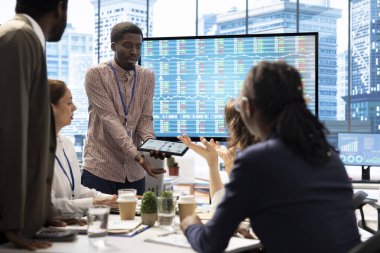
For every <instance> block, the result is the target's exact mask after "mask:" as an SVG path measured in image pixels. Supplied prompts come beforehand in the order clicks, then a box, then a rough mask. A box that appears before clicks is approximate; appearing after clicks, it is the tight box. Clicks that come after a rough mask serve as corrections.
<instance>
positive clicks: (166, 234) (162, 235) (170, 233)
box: [157, 231, 178, 237]
mask: <svg viewBox="0 0 380 253" xmlns="http://www.w3.org/2000/svg"><path fill="white" fill-rule="evenodd" d="M177 233H178V231H173V232H169V233H165V234H160V235H157V236H158V237H164V236H168V235H174V234H177Z"/></svg>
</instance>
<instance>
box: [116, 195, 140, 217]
mask: <svg viewBox="0 0 380 253" xmlns="http://www.w3.org/2000/svg"><path fill="white" fill-rule="evenodd" d="M117 202H118V203H119V212H120V219H121V220H133V219H134V218H135V214H136V204H137V198H136V196H133V195H120V196H119V198H118V199H117Z"/></svg>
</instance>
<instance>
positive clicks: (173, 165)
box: [166, 157, 179, 176]
mask: <svg viewBox="0 0 380 253" xmlns="http://www.w3.org/2000/svg"><path fill="white" fill-rule="evenodd" d="M166 163H167V165H168V169H169V176H178V172H179V167H178V163H177V162H176V160H175V159H174V157H169V158H167V160H166Z"/></svg>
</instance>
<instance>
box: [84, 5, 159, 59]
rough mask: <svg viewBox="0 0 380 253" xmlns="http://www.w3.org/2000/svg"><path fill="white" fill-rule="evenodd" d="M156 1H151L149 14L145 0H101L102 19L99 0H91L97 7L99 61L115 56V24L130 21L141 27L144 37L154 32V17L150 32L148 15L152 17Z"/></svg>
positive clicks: (96, 39) (96, 38)
mask: <svg viewBox="0 0 380 253" xmlns="http://www.w3.org/2000/svg"><path fill="white" fill-rule="evenodd" d="M155 2H156V0H150V1H149V14H148V13H147V4H146V2H145V1H141V0H128V1H124V0H102V1H100V9H101V12H100V19H98V18H99V8H98V1H96V0H93V1H91V3H92V4H93V5H94V7H95V45H96V46H95V52H96V57H97V58H98V59H99V62H103V61H106V60H109V59H111V58H113V51H112V50H111V29H112V27H113V26H114V25H115V24H117V23H120V22H125V21H130V22H133V23H134V24H136V25H137V26H139V27H140V28H141V30H142V31H143V34H144V37H146V36H147V35H148V34H152V31H153V22H152V19H150V21H149V33H147V31H148V27H147V17H148V15H149V17H152V14H153V8H152V7H153V5H154V3H155ZM99 20H100V22H99Z"/></svg>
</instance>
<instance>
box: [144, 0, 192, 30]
mask: <svg viewBox="0 0 380 253" xmlns="http://www.w3.org/2000/svg"><path fill="white" fill-rule="evenodd" d="M149 1H151V2H153V6H152V8H153V9H152V13H151V16H150V17H149V20H152V30H153V32H152V33H151V35H150V37H176V36H194V35H196V34H195V32H196V29H195V17H196V15H195V13H196V12H195V9H196V0H181V1H178V0H149Z"/></svg>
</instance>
